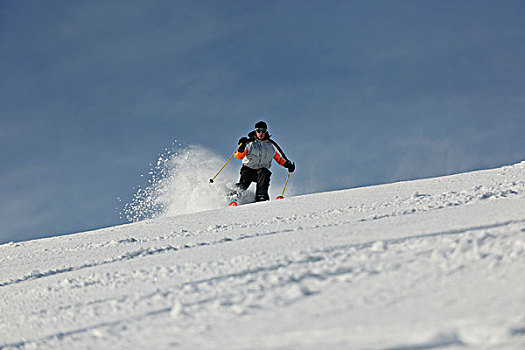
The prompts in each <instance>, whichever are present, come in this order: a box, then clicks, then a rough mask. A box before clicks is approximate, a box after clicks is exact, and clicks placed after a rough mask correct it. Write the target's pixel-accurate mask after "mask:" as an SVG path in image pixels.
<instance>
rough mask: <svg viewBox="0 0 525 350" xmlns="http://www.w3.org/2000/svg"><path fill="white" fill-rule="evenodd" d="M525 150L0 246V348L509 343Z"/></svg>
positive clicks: (513, 330) (513, 335) (520, 252)
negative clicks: (372, 181)
mask: <svg viewBox="0 0 525 350" xmlns="http://www.w3.org/2000/svg"><path fill="white" fill-rule="evenodd" d="M524 179H525V162H522V163H519V164H516V165H514V166H507V167H503V168H499V169H494V170H489V171H481V172H473V173H466V174H459V175H455V176H449V177H443V178H436V179H428V180H418V181H411V182H404V183H398V184H390V185H382V186H374V187H368V188H361V189H354V190H347V191H338V192H333V193H326V194H315V195H309V196H301V197H295V198H290V199H287V200H286V201H282V202H274V203H261V204H253V205H245V206H242V207H238V208H225V209H221V210H214V211H209V212H201V213H194V214H188V215H181V216H175V217H171V218H161V219H154V220H149V221H143V222H138V223H133V224H128V225H123V226H119V227H114V228H108V229H102V230H97V231H92V232H86V233H80V234H76V235H70V236H62V237H54V238H49V239H42V240H35V241H29V242H20V243H10V244H4V245H1V246H0V291H1V292H2V296H3V297H2V300H1V301H0V311H1V312H0V349H11V348H15V349H30V348H38V349H41V348H49V349H56V348H64V349H65V348H71V347H75V348H98V347H101V348H140V347H146V346H152V347H154V348H171V347H175V346H176V347H177V348H243V349H244V348H261V349H264V348H268V349H273V348H312V349H314V348H320V347H328V348H356V349H361V348H367V349H433V348H466V347H467V348H468V347H474V348H516V349H517V348H520V347H521V346H522V345H524V344H525V342H524V340H525V282H524V281H525V273H524V272H523V271H524V269H523V267H524V266H525V264H524V263H525V181H524Z"/></svg>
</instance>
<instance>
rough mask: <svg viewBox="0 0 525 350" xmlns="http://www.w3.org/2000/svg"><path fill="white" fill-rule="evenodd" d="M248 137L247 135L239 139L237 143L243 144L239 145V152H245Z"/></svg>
mask: <svg viewBox="0 0 525 350" xmlns="http://www.w3.org/2000/svg"><path fill="white" fill-rule="evenodd" d="M248 141H249V140H248V138H247V137H241V138H240V139H239V142H238V143H237V144H241V147H239V149H238V150H237V151H238V152H241V153H242V152H244V149H245V148H246V144H247V143H248Z"/></svg>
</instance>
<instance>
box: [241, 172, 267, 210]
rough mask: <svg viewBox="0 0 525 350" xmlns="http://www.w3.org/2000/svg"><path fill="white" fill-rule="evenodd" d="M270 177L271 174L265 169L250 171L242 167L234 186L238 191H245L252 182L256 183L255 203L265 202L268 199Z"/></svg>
mask: <svg viewBox="0 0 525 350" xmlns="http://www.w3.org/2000/svg"><path fill="white" fill-rule="evenodd" d="M271 176H272V172H271V171H270V170H268V169H266V168H261V169H252V168H249V167H247V166H246V165H243V166H242V168H241V179H240V180H239V182H238V183H237V184H236V185H237V187H238V188H239V189H240V190H242V191H246V190H247V189H248V187H250V184H251V183H252V182H256V183H257V189H256V190H255V201H256V202H261V201H267V200H269V199H270V196H269V195H268V189H269V188H270V177H271Z"/></svg>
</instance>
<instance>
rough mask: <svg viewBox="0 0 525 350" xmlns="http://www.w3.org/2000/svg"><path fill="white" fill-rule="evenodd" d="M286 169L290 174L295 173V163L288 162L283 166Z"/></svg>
mask: <svg viewBox="0 0 525 350" xmlns="http://www.w3.org/2000/svg"><path fill="white" fill-rule="evenodd" d="M283 166H284V167H285V168H286V169H288V171H289V172H291V173H293V172H294V171H295V163H292V162H290V161H289V160H287V161H286V163H284V165H283Z"/></svg>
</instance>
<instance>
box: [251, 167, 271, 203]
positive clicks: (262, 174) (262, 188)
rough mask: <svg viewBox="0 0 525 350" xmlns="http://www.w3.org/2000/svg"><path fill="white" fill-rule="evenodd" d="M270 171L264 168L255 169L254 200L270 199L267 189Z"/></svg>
mask: <svg viewBox="0 0 525 350" xmlns="http://www.w3.org/2000/svg"><path fill="white" fill-rule="evenodd" d="M271 176H272V172H271V171H270V170H268V169H266V168H262V169H259V170H257V189H256V190H255V201H256V202H261V201H267V200H269V199H270V196H269V195H268V189H269V188H270V177H271Z"/></svg>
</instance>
